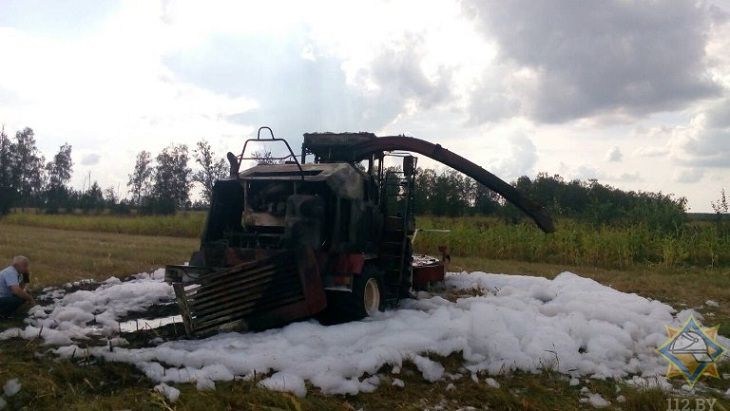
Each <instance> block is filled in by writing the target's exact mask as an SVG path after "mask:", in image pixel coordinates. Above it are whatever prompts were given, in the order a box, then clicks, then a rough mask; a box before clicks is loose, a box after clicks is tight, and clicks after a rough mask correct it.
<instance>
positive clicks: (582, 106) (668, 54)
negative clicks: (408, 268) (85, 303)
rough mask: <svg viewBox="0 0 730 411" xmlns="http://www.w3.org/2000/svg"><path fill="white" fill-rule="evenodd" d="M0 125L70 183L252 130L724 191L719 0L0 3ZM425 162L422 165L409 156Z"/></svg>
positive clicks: (701, 198)
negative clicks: (356, 137) (433, 149)
mask: <svg viewBox="0 0 730 411" xmlns="http://www.w3.org/2000/svg"><path fill="white" fill-rule="evenodd" d="M0 123H2V124H4V125H5V129H6V131H9V132H11V133H14V132H15V131H16V130H18V129H20V128H22V127H26V126H29V127H32V128H33V129H34V130H35V131H36V137H37V140H38V143H39V146H40V148H41V150H42V151H43V152H44V153H45V154H46V156H47V157H50V155H51V154H52V153H53V152H55V150H57V148H58V146H59V145H61V144H63V143H64V142H68V143H70V144H71V145H73V151H74V161H75V175H74V179H73V184H74V185H75V186H77V187H81V186H82V185H83V184H84V180H85V179H86V178H88V176H89V175H91V178H92V180H98V181H99V182H100V183H101V184H102V186H104V187H109V186H114V187H120V188H121V190H122V192H124V191H125V184H126V181H127V174H128V173H129V171H130V169H131V167H132V164H133V160H134V156H135V154H136V153H137V152H138V151H140V150H142V149H146V150H150V151H152V152H153V153H155V152H157V151H159V150H160V149H162V148H163V147H165V146H167V145H169V144H170V143H187V144H192V143H194V142H195V141H197V140H199V139H200V138H206V139H208V140H209V141H210V142H211V144H212V145H213V147H214V148H215V149H216V150H217V151H218V152H219V154H220V155H221V156H222V155H224V153H225V152H226V151H229V150H230V151H234V152H237V151H239V150H240V147H241V144H242V142H243V139H244V138H246V137H249V136H251V135H252V134H253V133H255V130H256V128H257V127H258V126H260V125H268V126H271V127H272V128H273V129H274V131H275V132H276V133H277V136H281V137H286V138H287V139H289V140H290V142H291V143H292V144H293V146H295V147H298V146H299V145H300V142H301V135H302V133H304V132H307V131H345V130H349V131H374V132H376V133H377V134H380V135H387V134H402V133H403V134H407V135H412V136H416V137H420V138H424V139H427V140H430V141H433V142H439V143H441V144H442V145H443V146H445V147H447V148H449V149H451V150H452V151H455V152H457V153H459V154H462V155H464V156H466V157H468V158H470V159H472V160H474V161H475V162H477V163H479V164H480V165H482V166H483V167H485V168H486V169H488V170H490V171H493V172H495V173H496V174H498V175H500V176H501V177H503V178H505V179H513V178H515V177H516V176H519V175H522V174H528V175H534V174H536V173H537V172H547V173H550V174H555V173H557V174H560V175H562V176H565V177H567V178H598V179H599V180H600V181H602V182H605V183H608V184H611V185H614V186H618V187H621V188H626V189H634V190H651V191H658V190H661V191H663V192H670V193H675V194H677V195H680V196H686V197H688V199H689V203H690V206H691V209H692V210H693V211H708V210H709V209H710V207H709V203H710V201H711V200H714V199H716V198H717V197H718V194H719V191H720V189H721V188H722V187H725V188H728V189H730V1H729V0H717V1H708V2H691V1H680V0H677V1H669V2H664V1H624V0H622V1H608V0H600V1H599V0H596V1H584V0H573V1H560V2H558V1H536V0H516V1H509V2H506V1H489V0H462V1H459V0H434V1H429V2H423V1H358V2H349V1H308V2H298V1H291V2H283V1H255V2H242V1H237V2H230V3H228V2H215V1H205V2H194V1H190V2H187V1H174V0H173V1H160V2H156V1H135V2H133V1H129V2H116V1H110V2H106V1H95V0H94V1H85V2H84V1H81V2H78V1H64V2H57V1H34V0H25V1H13V0H0ZM423 163H425V162H422V164H423Z"/></svg>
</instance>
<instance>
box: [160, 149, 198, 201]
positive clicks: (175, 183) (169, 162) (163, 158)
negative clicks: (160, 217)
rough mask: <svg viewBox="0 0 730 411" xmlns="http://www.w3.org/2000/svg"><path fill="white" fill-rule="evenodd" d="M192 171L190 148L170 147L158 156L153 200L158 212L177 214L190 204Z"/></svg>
mask: <svg viewBox="0 0 730 411" xmlns="http://www.w3.org/2000/svg"><path fill="white" fill-rule="evenodd" d="M191 184H192V170H191V169H190V167H188V147H187V146H186V145H170V146H168V147H167V148H165V149H164V150H162V151H161V152H160V153H159V154H158V155H157V165H156V166H155V173H154V184H153V186H152V198H153V200H154V201H155V203H156V204H157V206H156V207H155V208H156V209H157V210H156V211H157V212H164V213H169V212H175V210H176V209H180V208H185V207H187V206H188V205H189V204H190V186H191Z"/></svg>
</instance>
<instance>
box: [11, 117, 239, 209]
mask: <svg viewBox="0 0 730 411" xmlns="http://www.w3.org/2000/svg"><path fill="white" fill-rule="evenodd" d="M71 153H72V146H71V145H70V144H67V143H66V144H62V145H61V146H60V147H59V149H58V152H57V153H56V154H54V155H53V156H52V157H51V159H50V160H49V161H46V159H45V157H44V156H43V154H42V153H41V152H40V150H39V149H38V147H37V145H36V139H35V133H34V131H33V129H31V128H27V127H26V128H24V129H23V130H20V131H18V132H16V133H15V136H14V138H11V137H10V136H8V134H7V133H6V132H5V129H4V127H3V128H2V129H0V215H3V214H7V213H8V212H10V210H11V209H12V208H14V207H19V208H37V209H41V210H43V211H45V212H47V213H59V212H62V211H63V212H73V211H75V210H81V211H83V212H101V211H103V210H110V211H111V212H113V213H119V214H125V213H129V212H130V211H131V209H137V210H138V211H139V212H141V213H149V214H169V213H174V212H175V211H176V210H178V209H186V208H195V207H198V208H202V207H204V206H205V205H206V204H207V203H208V201H209V199H210V196H211V193H212V187H213V183H214V182H215V180H216V179H218V178H221V177H223V176H224V175H225V172H226V166H225V162H224V160H223V159H222V158H221V159H216V158H217V156H216V155H215V153H214V152H213V150H212V148H211V146H210V144H209V143H208V142H207V141H205V140H200V141H198V142H197V143H196V145H195V148H194V149H193V150H192V153H191V151H190V150H189V148H188V146H187V145H184V144H171V145H170V146H168V147H166V148H164V149H163V150H162V151H160V152H159V153H158V154H157V155H156V156H155V157H152V154H151V153H150V152H149V151H141V152H139V153H138V154H137V158H136V162H135V166H134V169H133V170H132V173H130V174H129V181H128V183H127V187H128V190H129V193H130V196H129V198H121V196H120V195H119V193H118V192H117V190H115V189H114V187H108V188H106V189H102V188H101V186H100V185H99V184H98V183H97V182H96V181H94V182H93V183H91V182H89V185H88V187H87V188H85V189H81V190H78V189H74V188H73V187H70V185H69V181H70V180H71V176H72V173H73V166H74V164H73V160H72V158H71ZM191 160H192V162H194V164H193V166H194V167H195V169H193V168H192V167H191V165H190V163H191ZM196 183H197V184H199V185H200V186H201V188H202V192H203V198H202V199H201V200H198V201H197V202H195V203H193V202H192V201H191V198H190V191H191V189H192V188H193V186H194V184H196Z"/></svg>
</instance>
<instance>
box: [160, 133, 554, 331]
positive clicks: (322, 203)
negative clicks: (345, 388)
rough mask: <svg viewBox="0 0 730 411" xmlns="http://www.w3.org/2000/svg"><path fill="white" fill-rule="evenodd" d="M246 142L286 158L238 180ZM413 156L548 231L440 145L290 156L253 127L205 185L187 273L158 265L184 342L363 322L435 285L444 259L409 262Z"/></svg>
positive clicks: (357, 136)
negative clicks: (392, 160) (291, 326)
mask: <svg viewBox="0 0 730 411" xmlns="http://www.w3.org/2000/svg"><path fill="white" fill-rule="evenodd" d="M262 131H268V133H269V134H270V138H261V133H262ZM254 141H255V142H260V143H270V142H274V143H278V142H283V143H284V144H285V145H286V148H287V149H288V151H289V154H288V155H285V156H282V157H276V158H274V157H271V156H268V157H267V158H266V161H265V162H259V164H257V165H255V166H253V167H250V168H248V169H246V170H243V171H240V170H239V168H240V167H241V164H242V163H243V162H244V161H245V160H256V158H255V157H246V149H247V146H248V144H249V143H250V142H254ZM410 152H418V153H421V154H423V155H426V156H428V157H431V158H433V159H435V160H437V161H441V162H443V163H445V164H447V165H450V166H452V167H454V168H456V169H457V170H459V171H462V172H464V173H465V174H467V175H469V176H471V177H473V178H475V179H476V180H477V181H479V182H481V183H482V184H485V185H486V186H487V187H489V188H491V189H493V190H495V191H496V192H498V193H500V194H502V195H503V196H504V197H505V198H506V199H507V200H508V201H512V202H513V203H515V205H517V206H518V207H519V208H521V209H522V210H523V211H525V212H526V213H527V214H528V215H530V216H531V217H532V218H533V219H534V220H535V222H536V223H537V224H538V226H540V228H542V229H543V230H544V231H546V232H549V231H551V230H552V220H551V219H550V217H549V216H548V215H547V214H546V213H545V212H544V210H543V209H542V207H540V206H539V205H537V204H535V203H532V202H531V201H529V200H527V199H526V198H524V197H522V196H521V195H520V193H518V192H517V191H516V190H515V189H514V188H513V187H512V186H510V185H509V184H507V183H505V182H504V181H502V180H500V179H499V178H497V177H496V176H494V175H493V174H491V173H489V172H487V171H486V170H484V169H482V168H481V167H479V166H477V165H476V164H474V163H471V162H470V161H468V160H466V159H464V158H462V157H460V156H457V155H455V154H453V153H451V152H449V151H448V150H445V149H443V148H441V147H440V146H438V145H433V144H431V143H429V142H426V141H423V140H418V139H415V138H412V137H404V136H393V137H376V136H375V135H374V134H372V133H366V132H358V133H307V134H304V140H303V143H302V152H301V157H300V159H297V158H296V156H295V154H294V151H293V150H292V149H291V146H290V145H289V143H288V142H287V141H286V140H284V139H281V138H276V137H275V136H274V133H273V131H272V130H271V129H270V128H268V127H262V128H260V129H259V130H258V133H257V136H256V138H255V139H253V138H251V139H248V140H246V141H245V142H244V145H243V149H242V151H241V154H240V155H238V156H236V155H234V154H232V153H228V160H229V162H230V175H229V176H228V177H227V178H225V179H221V180H219V181H217V182H216V184H215V185H214V188H213V196H212V199H211V205H210V210H209V212H208V216H207V218H206V223H205V228H204V230H203V234H202V236H201V243H200V248H199V250H198V251H196V252H194V253H193V256H192V257H191V259H190V262H189V265H186V266H167V267H166V272H165V278H166V280H167V281H168V282H170V283H172V284H173V287H174V289H175V294H176V298H177V301H178V305H179V307H180V310H181V314H182V317H183V321H184V324H185V329H186V333H187V334H188V335H189V336H193V335H207V334H211V333H215V332H220V331H229V330H249V329H253V330H257V329H263V328H268V327H272V326H278V325H282V324H285V323H287V322H291V321H295V320H299V319H303V318H307V317H311V316H318V317H319V318H320V319H322V320H325V321H332V322H340V321H349V320H355V319H360V318H363V317H365V316H368V315H373V314H375V313H376V312H377V311H379V310H382V309H383V308H385V307H386V306H395V305H396V304H397V303H398V301H399V299H401V298H404V297H410V296H411V290H413V289H414V288H415V289H418V288H424V287H426V286H427V285H428V283H429V282H432V281H438V280H442V279H443V276H444V271H445V267H444V264H443V261H439V260H438V259H432V260H427V261H428V262H427V263H424V260H423V259H421V260H420V261H419V263H418V264H415V263H414V262H413V257H412V255H413V250H412V243H411V238H412V236H413V234H414V232H415V219H414V216H413V198H414V189H415V175H416V165H417V158H416V157H414V156H413V155H411V154H410ZM391 155H392V156H395V157H399V158H402V162H401V165H400V169H388V168H387V167H385V163H384V162H385V157H386V156H391ZM308 158H309V159H311V162H307V159H308ZM442 251H443V252H445V251H444V250H442Z"/></svg>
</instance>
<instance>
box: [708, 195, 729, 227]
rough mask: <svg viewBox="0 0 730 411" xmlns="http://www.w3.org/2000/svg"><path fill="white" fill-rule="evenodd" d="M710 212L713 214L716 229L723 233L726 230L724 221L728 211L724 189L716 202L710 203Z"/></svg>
mask: <svg viewBox="0 0 730 411" xmlns="http://www.w3.org/2000/svg"><path fill="white" fill-rule="evenodd" d="M710 205H711V206H712V211H714V212H715V217H716V222H717V227H718V229H719V230H722V231H723V232H724V231H725V230H726V229H727V228H726V221H725V220H727V217H728V212H729V211H730V204H728V202H727V196H726V195H725V189H724V188H723V189H722V190H720V198H719V199H717V201H711V202H710Z"/></svg>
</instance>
